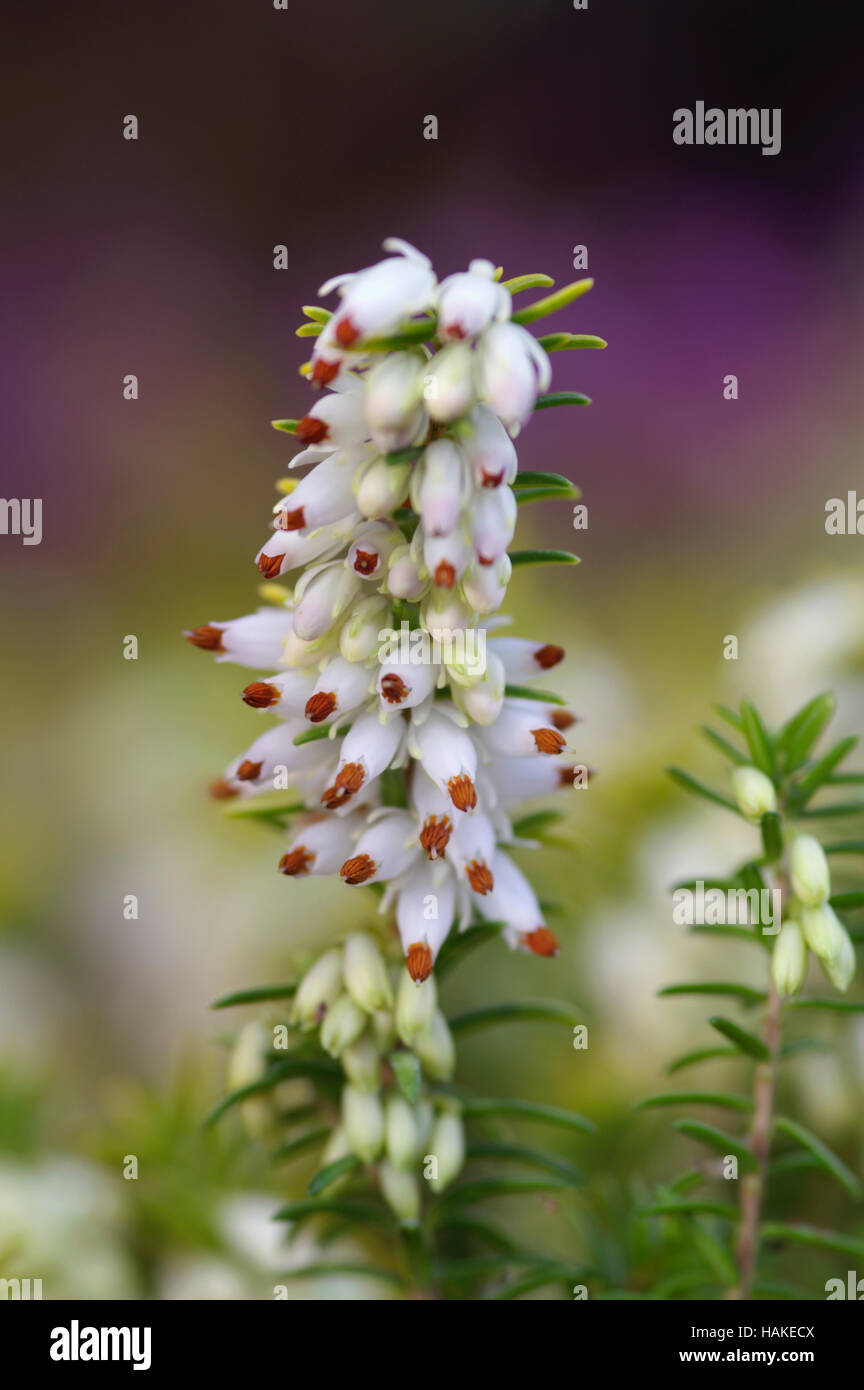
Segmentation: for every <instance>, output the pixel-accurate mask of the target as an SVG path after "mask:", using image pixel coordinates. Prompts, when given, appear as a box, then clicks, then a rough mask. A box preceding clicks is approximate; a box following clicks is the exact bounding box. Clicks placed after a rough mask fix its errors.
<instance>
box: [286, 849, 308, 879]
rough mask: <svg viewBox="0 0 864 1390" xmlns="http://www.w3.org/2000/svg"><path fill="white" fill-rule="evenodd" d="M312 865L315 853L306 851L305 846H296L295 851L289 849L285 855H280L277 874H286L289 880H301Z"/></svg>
mask: <svg viewBox="0 0 864 1390" xmlns="http://www.w3.org/2000/svg"><path fill="white" fill-rule="evenodd" d="M314 863H315V851H314V850H309V849H307V848H306V846H305V845H298V846H297V848H296V849H289V851H288V853H287V854H283V855H282V858H281V859H280V860H279V872H280V874H288V876H289V877H290V878H301V877H302V875H303V874H308V872H309V870H310V868H311V867H312V865H313V864H314Z"/></svg>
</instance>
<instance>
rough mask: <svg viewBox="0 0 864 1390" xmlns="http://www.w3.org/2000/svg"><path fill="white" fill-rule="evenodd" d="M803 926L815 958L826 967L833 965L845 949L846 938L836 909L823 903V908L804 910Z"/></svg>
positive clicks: (806, 908)
mask: <svg viewBox="0 0 864 1390" xmlns="http://www.w3.org/2000/svg"><path fill="white" fill-rule="evenodd" d="M801 926H802V929H803V931H804V937H805V940H806V942H807V945H808V946H809V947H810V950H811V951H812V952H813V954H814V956H818V957H819V959H820V960H821V961H822V963H823V964H825V965H833V964H834V962H835V961H837V960H838V959H839V958H840V955H841V953H842V952H843V950H844V949H845V947H844V938H845V936H846V932H845V931H844V929H843V927H842V926H841V924H840V922H839V921H838V919H837V914H836V913H835V911H834V909H833V908H832V907H829V905H828V903H823V904H822V906H821V907H804V908H802V909H801Z"/></svg>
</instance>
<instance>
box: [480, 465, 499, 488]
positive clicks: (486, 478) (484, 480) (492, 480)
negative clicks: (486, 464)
mask: <svg viewBox="0 0 864 1390" xmlns="http://www.w3.org/2000/svg"><path fill="white" fill-rule="evenodd" d="M503 481H504V470H503V468H502V470H501V472H500V473H487V472H486V469H485V468H484V469H483V470H482V472H481V474H480V483H481V486H482V487H500V486H501V484H502V483H503Z"/></svg>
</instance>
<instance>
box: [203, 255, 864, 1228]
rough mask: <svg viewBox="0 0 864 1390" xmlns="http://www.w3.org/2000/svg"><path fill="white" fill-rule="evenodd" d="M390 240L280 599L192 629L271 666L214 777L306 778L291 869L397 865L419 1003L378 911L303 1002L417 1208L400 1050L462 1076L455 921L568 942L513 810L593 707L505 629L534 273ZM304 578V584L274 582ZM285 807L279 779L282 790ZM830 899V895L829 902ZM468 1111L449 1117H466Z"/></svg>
mask: <svg viewBox="0 0 864 1390" xmlns="http://www.w3.org/2000/svg"><path fill="white" fill-rule="evenodd" d="M384 252H385V255H384V257H383V259H381V260H379V261H378V262H376V263H375V264H373V265H371V266H368V267H366V268H365V269H361V270H359V271H357V272H356V273H348V274H344V275H338V276H336V277H335V278H333V279H331V280H329V281H328V282H327V283H326V284H325V285H324V286H323V287H322V289H321V293H322V294H323V295H329V294H331V293H334V292H335V293H337V294H338V300H337V302H336V304H335V307H334V309H333V312H332V313H330V314H328V313H327V312H326V311H322V310H320V309H318V307H317V306H310V308H309V309H308V310H307V311H306V312H307V315H308V317H309V318H310V319H311V320H312V322H313V323H315V324H317V325H318V326H320V332H319V333H317V336H315V338H314V346H313V348H312V358H311V362H309V363H307V364H305V365H304V367H303V368H302V369H301V371H302V374H303V375H304V376H305V377H306V378H307V380H308V383H309V385H310V386H312V387H314V388H317V390H318V394H317V395H316V396H314V397H313V398H311V400H310V401H309V402H308V404H307V407H306V409H305V410H303V409H301V410H300V411H298V412H297V414H298V416H299V418H298V419H297V420H296V422H295V423H294V424H293V425H292V424H291V423H290V422H288V421H279V422H277V423H278V424H280V425H281V426H282V428H283V429H286V428H287V429H289V430H293V433H294V438H295V441H296V445H297V449H296V452H295V456H294V458H293V460H292V461H290V462H289V464H288V468H289V470H292V471H291V472H290V475H289V478H288V479H287V480H286V481H284V482H282V483H280V485H279V486H280V491H281V494H282V495H281V497H280V499H279V501H278V502H277V503H276V505H275V506H274V507H273V509H272V514H273V521H272V526H271V532H270V534H269V536H268V538H267V539H266V541H265V543H264V545H263V546H262V547H261V549H260V550H259V552H258V554H257V556H256V563H257V566H258V569H259V571H260V573H261V575H262V576H263V577H264V579H265V580H266V581H267V583H266V584H264V585H262V588H261V593H262V596H265V597H266V598H267V599H268V600H270V603H269V605H268V606H267V607H264V608H261V609H260V610H259V611H258V612H256V613H252V614H250V615H248V616H246V617H242V618H238V619H236V620H233V621H231V622H219V623H215V622H214V623H209V624H206V625H205V626H203V627H199V628H195V629H194V630H192V631H191V632H189V633H187V634H186V635H187V636H188V638H189V640H190V641H191V642H192V643H193V644H194V645H195V646H199V647H201V648H202V649H203V650H206V651H210V652H212V653H213V655H214V656H215V658H216V660H217V661H234V662H237V663H238V664H240V665H243V666H247V667H249V668H251V670H252V671H253V672H254V673H255V675H254V677H249V678H247V679H248V680H249V684H247V685H246V686H245V688H244V689H243V691H242V698H243V700H244V702H245V703H246V704H247V705H249V706H250V708H252V709H254V710H256V711H257V712H258V713H259V714H262V715H265V716H268V717H269V718H270V719H272V721H273V725H272V727H268V728H265V730H264V732H263V733H261V735H260V737H259V738H257V739H255V741H254V742H253V743H251V745H250V747H249V748H248V749H247V750H246V752H245V753H244V754H242V755H241V756H240V757H239V758H236V759H234V761H232V762H231V763H230V764H229V766H228V768H227V771H226V773H225V775H224V777H223V778H222V779H220V780H219V781H217V782H214V783H213V784H212V787H211V791H212V793H213V795H215V796H220V797H238V798H243V799H247V798H255V797H258V796H261V795H262V794H264V793H267V792H268V791H271V790H272V791H273V792H274V793H280V792H284V793H285V796H286V799H285V802H284V803H283V804H284V807H285V819H286V821H287V822H288V830H287V834H286V840H285V846H284V853H283V854H282V857H281V860H280V861H279V868H280V870H281V871H282V874H283V875H284V876H285V877H286V878H289V879H293V878H303V877H307V876H313V875H319V876H320V875H325V874H329V875H333V876H336V875H338V876H339V877H340V878H341V880H342V882H343V883H344V884H346V885H347V886H350V887H351V888H355V889H356V888H358V887H361V886H362V885H364V884H371V885H378V884H381V885H382V887H381V889H380V890H379V894H380V900H379V911H380V912H381V913H382V914H384V915H385V917H387V918H388V922H387V925H388V926H390V927H392V924H393V921H394V919H395V925H396V927H397V928H398V932H399V937H400V940H401V946H402V954H403V956H404V959H405V962H406V965H407V970H406V969H403V968H402V967H401V966H400V970H399V975H400V981H401V982H400V983H399V987H398V997H397V999H396V1002H395V1004H393V1002H392V1000H391V997H390V995H391V980H390V976H389V974H388V971H389V970H390V969H391V968H392V957H393V956H394V955H395V954H396V953H395V952H394V951H392V949H390V948H389V947H388V948H387V949H384V948H382V949H381V950H380V951H379V948H378V946H376V945H375V943H374V941H373V939H372V938H371V937H367V936H365V935H364V934H358V933H355V934H354V935H352V936H350V937H349V939H348V942H347V943H346V945H345V947H344V948H340V949H339V950H338V951H335V952H327V953H326V955H325V957H323V961H324V962H325V964H323V965H322V967H321V971H320V972H318V973H316V969H315V968H313V970H312V971H311V972H309V974H308V975H307V977H306V978H305V979H304V981H303V983H302V984H301V986H300V989H299V990H298V994H297V997H296V999H295V1005H294V1009H293V1011H292V1018H293V1020H294V1022H295V1023H296V1024H298V1025H299V1026H300V1028H302V1029H308V1028H310V1027H316V1026H317V1027H320V1028H321V1030H322V1031H321V1041H322V1044H323V1046H324V1047H325V1049H326V1050H328V1051H330V1052H331V1053H332V1054H333V1055H334V1056H338V1057H342V1058H343V1059H344V1062H343V1072H344V1074H345V1076H346V1077H347V1079H348V1082H349V1085H348V1087H347V1088H346V1091H345V1096H344V1123H343V1125H342V1127H341V1128H339V1129H338V1130H337V1132H336V1133H337V1136H338V1143H335V1141H334V1143H335V1146H334V1148H333V1154H334V1156H335V1157H342V1156H345V1155H346V1154H348V1153H353V1154H355V1155H356V1156H358V1157H360V1158H362V1159H363V1161H364V1162H372V1161H375V1159H377V1157H378V1155H379V1154H381V1152H382V1149H383V1146H384V1143H385V1128H386V1129H387V1135H386V1140H387V1149H388V1157H387V1159H386V1165H387V1171H388V1173H389V1175H390V1176H389V1178H388V1179H387V1181H386V1184H385V1182H384V1179H383V1178H382V1177H381V1173H382V1172H383V1171H384V1169H383V1167H382V1169H380V1170H379V1181H380V1182H381V1183H382V1190H383V1191H384V1194H385V1196H386V1198H387V1200H388V1201H390V1202H391V1205H392V1206H393V1207H394V1210H399V1211H400V1212H403V1213H408V1212H409V1211H411V1212H413V1211H414V1210H415V1197H414V1192H413V1190H412V1191H408V1190H407V1189H406V1190H405V1191H402V1190H401V1189H400V1188H399V1186H398V1184H399V1182H400V1180H401V1175H402V1174H403V1170H402V1168H401V1164H402V1163H403V1162H404V1161H406V1157H407V1155H408V1154H409V1153H410V1154H412V1155H415V1151H416V1145H415V1144H414V1142H413V1140H412V1142H411V1143H408V1142H407V1141H406V1138H405V1136H406V1134H407V1128H406V1127H405V1123H404V1122H405V1113H403V1112H402V1111H401V1110H400V1107H398V1106H397V1107H395V1110H394V1115H393V1118H392V1122H391V1121H390V1120H389V1119H388V1121H387V1124H386V1126H385V1119H384V1111H383V1110H382V1108H381V1102H380V1100H379V1098H378V1095H377V1092H378V1090H379V1089H380V1088H381V1087H385V1088H386V1087H388V1086H389V1072H390V1066H389V1062H388V1061H386V1060H385V1059H387V1058H389V1056H390V1054H391V1052H392V1049H393V1047H394V1046H395V1045H396V1038H397V1035H398V1038H399V1039H400V1040H401V1042H402V1044H404V1046H406V1047H413V1046H415V1045H416V1048H417V1052H416V1054H415V1055H416V1057H417V1059H418V1060H419V1065H420V1067H421V1070H422V1073H423V1075H424V1076H425V1077H426V1078H427V1079H428V1078H432V1079H436V1080H442V1079H446V1078H447V1077H449V1075H450V1074H451V1073H452V1070H453V1043H452V1039H451V1038H450V1035H449V1030H448V1029H447V1025H446V1022H445V1020H444V1018H443V1015H440V1014H438V1013H436V1002H435V1000H436V995H435V985H434V977H433V976H432V971H433V967H434V964H435V960H436V958H437V956H438V953H439V951H440V949H441V948H442V946H443V944H444V942H445V941H446V939H447V938H448V936H449V935H450V934H451V933H455V932H458V931H460V930H462V929H464V928H466V927H469V926H470V925H471V924H472V923H476V922H477V920H478V918H479V919H480V920H484V919H485V920H495V921H498V922H501V921H503V922H505V923H506V927H505V930H504V933H503V934H504V936H505V939H506V940H507V941H508V942H509V944H510V945H511V946H514V947H521V948H523V949H527V950H531V951H533V952H535V953H536V954H538V955H553V954H554V953H555V951H556V949H557V943H556V941H555V938H554V936H553V935H552V933H551V932H550V931H549V929H548V928H547V927H546V926H545V924H544V922H543V920H542V916H541V912H540V907H539V905H538V902H537V898H536V896H535V894H534V892H533V889H532V888H531V885H530V883H529V882H528V880H527V878H525V876H524V875H523V874H522V872H521V870H520V869H517V867H516V865H515V864H514V863H513V862H512V861H511V860H510V859H509V858H508V857H507V855H506V854H505V853H504V852H503V850H502V849H501V846H502V845H510V844H514V843H515V844H517V845H519V846H520V848H530V846H531V844H532V842H531V840H530V839H525V838H522V837H521V836H519V835H518V834H517V833H516V832H515V831H514V828H513V822H512V821H511V815H513V816H515V815H516V814H517V813H516V812H515V811H514V810H513V808H514V807H515V806H516V805H517V803H518V802H520V801H521V800H523V799H525V798H529V797H534V796H537V795H544V794H547V793H551V792H553V791H556V790H557V789H558V788H560V787H566V786H569V785H570V784H571V783H572V782H573V781H574V778H575V772H576V770H575V769H574V768H573V766H571V765H570V760H569V759H568V760H567V761H565V760H564V759H563V758H562V757H561V756H560V755H561V753H562V752H563V751H564V749H565V738H564V733H563V731H564V730H566V729H567V727H568V725H569V724H571V723H572V722H573V716H571V715H570V714H569V712H568V711H566V710H563V709H559V708H557V707H556V700H555V697H551V696H550V697H549V698H548V699H546V698H544V697H542V696H541V694H540V692H539V691H537V692H536V693H537V697H538V698H536V699H529V698H527V693H520V694H519V695H518V697H516V696H514V695H507V688H508V687H511V688H512V687H520V686H521V687H533V686H534V683H535V681H536V680H537V679H538V678H539V677H541V676H544V675H545V673H546V672H547V671H549V670H550V669H552V668H553V667H554V666H555V665H556V664H557V663H558V662H559V661H560V660H561V659H562V657H563V654H564V653H563V650H562V648H561V647H558V646H555V645H553V644H552V643H551V642H548V641H534V640H532V639H531V638H530V637H509V636H507V637H505V636H496V635H493V634H494V633H495V631H496V630H497V629H498V628H499V627H500V626H501V625H502V624H503V623H504V622H505V621H506V619H497V618H495V617H493V615H494V614H496V613H497V611H498V609H499V608H500V607H501V605H502V604H503V602H504V599H505V597H506V593H507V587H508V584H509V581H510V577H511V573H512V562H511V559H510V555H509V554H508V549H509V547H510V545H511V542H512V540H513V536H514V530H515V526H516V521H517V501H518V493H517V492H516V491H514V488H513V485H514V484H515V483H516V482H517V470H518V459H517V454H516V448H515V445H514V442H513V437H514V436H515V435H516V434H517V433H518V431H519V429H520V427H521V426H522V425H524V424H525V422H526V421H527V420H528V418H529V417H530V415H531V413H532V411H533V409H534V406H535V404H536V400H537V396H538V393H539V392H541V391H545V390H546V388H547V387H548V385H549V380H550V366H549V358H548V356H547V354H546V352H545V351H544V350H543V348H542V347H541V346H540V344H539V343H538V341H537V339H536V338H535V337H534V336H533V335H532V333H530V332H529V331H528V330H527V329H526V328H524V327H522V326H521V325H519V324H517V323H514V322H513V321H512V295H511V291H510V289H508V288H507V287H506V285H505V284H502V283H500V282H499V280H498V279H497V272H496V270H495V265H494V262H492V261H491V260H485V259H474V260H471V261H470V262H469V263H468V269H467V270H460V271H458V272H457V273H455V274H451V275H448V276H447V277H446V278H445V279H444V280H443V281H442V282H441V283H440V284H439V282H438V280H437V278H436V275H435V272H434V270H433V268H432V265H431V263H430V262H429V260H428V258H427V257H426V256H425V255H423V254H422V252H420V251H418V250H416V248H414V247H412V246H411V245H409V244H408V243H407V242H403V241H401V240H399V239H396V238H391V239H388V240H387V241H386V242H385V243H384ZM463 264H464V262H463ZM289 574H290V575H291V579H290V581H289V582H290V583H291V584H292V586H293V588H292V591H291V592H289V591H288V589H287V588H283V587H282V586H281V585H280V584H278V583H276V582H275V581H277V580H279V579H280V578H282V577H283V576H285V575H289ZM487 635H488V642H487ZM259 673H260V674H259ZM268 673H270V674H268ZM737 775H738V774H736V776H737ZM748 776H749V777H750V779H751V780H750V781H749V782H748V786H747V788H746V790H747V793H748V797H747V805H748V811H750V810H753V811H755V810H756V809H757V807H756V803H757V802H758V803H759V808H758V809H761V808H764V806H765V805H767V804H768V793H767V792H766V790H765V787H764V784H763V783H760V784H759V785H758V786H757V785H756V784H755V782H754V781H753V778H755V779H759V778H760V776H761V774H758V773H757V772H756V770H755V769H750V770H748ZM271 804H275V803H271V799H270V798H267V797H265V798H264V802H263V803H262V810H268V811H269V809H270V806H271ZM249 809H253V810H254V809H255V808H254V807H251V806H250V808H249ZM792 872H793V881H794V882H795V883H797V884H798V887H799V888H800V892H799V894H798V900H799V905H800V912H801V916H802V927H801V929H802V931H803V933H804V934H805V935H806V936H807V939H808V940H810V939H811V938H812V940H813V941H815V942H817V943H818V946H819V948H820V951H821V958H822V960H823V963H824V967H825V969H826V970H829V971H833V972H834V974H835V975H836V977H837V978H838V979H842V978H844V976H845V975H846V974H847V973H848V953H847V950H846V946H845V943H844V939H843V936H842V928H840V927H839V924H837V925H836V927H834V925H833V923H832V922H831V921H830V920H829V921H828V923H827V924H826V921H825V918H824V913H828V912H830V909H828V908H827V907H826V906H825V896H826V895H827V891H828V890H827V888H826V887H825V883H824V881H823V877H824V876H820V866H819V864H818V863H817V862H816V857H815V855H814V854H813V853H810V854H809V856H808V851H807V845H806V837H799V842H798V848H797V851H796V849H795V847H794V846H793V849H792ZM823 889H824V892H823ZM819 904H822V906H821V907H818V905H819ZM817 907H818V910H819V911H820V912H822V913H823V916H822V917H820V918H819V920H818V921H808V920H807V919H806V912H807V911H808V910H811V911H812V910H816V909H817ZM792 935H794V933H790V934H788V935H787V938H786V939H785V940H784V944H783V948H782V950H779V949H778V952H777V956H778V963H777V970H778V972H780V967H781V965H782V964H783V962H784V953H785V955H789V956H790V960H791V964H789V963H787V964H786V965H785V973H784V974H783V978H784V980H789V979H791V978H792V976H793V975H794V970H792V967H793V966H794V965H795V960H794V959H791V951H790V947H794V945H795V943H794V941H792V942H791V943H790V941H789V936H792ZM384 939H387V937H386V934H385V938H384ZM389 939H390V940H392V932H391V933H390V938H389ZM382 952H383V955H382ZM385 956H386V957H387V958H388V960H390V961H391V964H390V965H385V961H384V957H385ZM392 983H393V984H395V983H396V980H395V978H394V979H393V981H392ZM405 1104H406V1105H407V1102H406V1103H405ZM420 1106H426V1109H427V1110H428V1114H426V1115H425V1118H424V1120H423V1126H424V1128H423V1135H424V1140H423V1142H424V1144H426V1143H428V1142H429V1131H430V1128H431V1126H432V1122H433V1114H432V1107H431V1105H429V1103H428V1102H427V1101H425V1100H423V1101H418V1106H417V1107H414V1108H412V1107H408V1109H409V1110H410V1111H411V1114H412V1122H415V1121H417V1118H418V1115H419V1107H420ZM445 1108H446V1107H445ZM388 1113H389V1112H388ZM439 1118H440V1117H439ZM400 1125H401V1128H400ZM456 1125H458V1120H456V1119H455V1118H454V1117H453V1116H449V1117H447V1119H446V1122H445V1123H444V1128H445V1130H446V1129H449V1130H454V1127H455V1126H456ZM391 1129H392V1134H391V1132H390V1131H391ZM415 1137H416V1136H415ZM420 1156H421V1157H422V1154H421V1155H420ZM414 1161H415V1158H413V1157H412V1164H413V1162H414ZM459 1161H461V1160H459ZM405 1172H406V1174H407V1170H405ZM409 1176H410V1179H411V1182H412V1183H413V1182H414V1181H415V1179H416V1176H417V1175H416V1173H413V1172H412V1173H410V1175H409ZM444 1181H445V1182H446V1176H445V1179H444ZM420 1186H421V1187H422V1188H423V1190H424V1192H425V1184H421V1185H420ZM404 1219H409V1218H408V1217H407V1215H406V1216H405V1217H404Z"/></svg>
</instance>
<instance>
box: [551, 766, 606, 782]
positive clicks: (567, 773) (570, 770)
mask: <svg viewBox="0 0 864 1390" xmlns="http://www.w3.org/2000/svg"><path fill="white" fill-rule="evenodd" d="M583 776H584V778H585V781H586V782H590V781H591V778H592V777H596V776H597V773H596V771H595V769H594V768H593V767H585V766H583V765H581V764H580V763H574V764H573V766H572V767H559V769H558V785H559V787H572V786H573V784H574V782H575V781H576V778H577V777H583Z"/></svg>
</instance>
